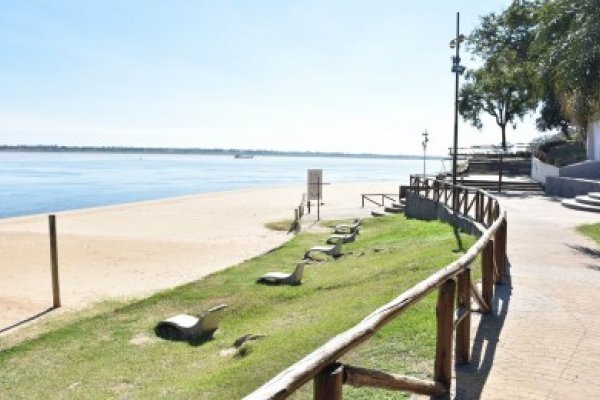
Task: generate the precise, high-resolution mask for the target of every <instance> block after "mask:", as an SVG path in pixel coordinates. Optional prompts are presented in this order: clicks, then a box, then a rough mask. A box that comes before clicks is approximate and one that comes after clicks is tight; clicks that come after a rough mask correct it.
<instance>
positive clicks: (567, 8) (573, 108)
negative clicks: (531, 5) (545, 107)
mask: <svg viewBox="0 0 600 400" xmlns="http://www.w3.org/2000/svg"><path fill="white" fill-rule="evenodd" d="M532 49H533V54H534V55H535V56H536V58H537V61H538V63H539V71H540V75H541V76H542V77H543V81H544V82H545V83H546V84H547V85H548V87H549V88H550V90H551V91H552V93H554V96H555V98H556V103H557V107H558V108H559V109H560V113H561V114H564V115H565V116H566V117H567V118H569V119H570V120H572V121H573V122H574V123H575V124H577V125H578V126H579V127H580V128H581V130H582V132H583V133H584V135H583V137H584V136H585V130H586V128H587V126H588V124H589V123H590V122H591V121H593V120H594V119H596V118H597V117H598V116H599V115H600V7H599V5H598V0H555V1H548V2H545V4H544V5H543V6H542V7H541V8H540V10H539V29H538V30H537V32H536V35H535V41H534V42H533V46H532Z"/></svg>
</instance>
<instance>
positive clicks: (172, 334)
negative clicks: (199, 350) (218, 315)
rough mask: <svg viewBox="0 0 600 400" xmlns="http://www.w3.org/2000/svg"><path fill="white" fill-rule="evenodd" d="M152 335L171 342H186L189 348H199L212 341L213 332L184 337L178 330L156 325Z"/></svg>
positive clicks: (172, 327)
mask: <svg viewBox="0 0 600 400" xmlns="http://www.w3.org/2000/svg"><path fill="white" fill-rule="evenodd" d="M154 333H155V334H156V336H158V337H159V338H161V339H163V340H168V341H171V342H187V343H188V344H189V345H190V346H194V347H196V346H201V345H203V344H204V343H206V342H208V341H211V340H213V339H214V337H213V332H210V333H206V334H205V335H199V336H195V337H186V335H185V334H184V333H183V332H182V331H181V330H180V329H177V328H175V327H174V326H170V325H157V326H156V327H155V328H154Z"/></svg>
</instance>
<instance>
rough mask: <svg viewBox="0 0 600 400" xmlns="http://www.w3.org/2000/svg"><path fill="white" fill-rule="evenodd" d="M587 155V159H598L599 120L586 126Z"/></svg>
mask: <svg viewBox="0 0 600 400" xmlns="http://www.w3.org/2000/svg"><path fill="white" fill-rule="evenodd" d="M587 157H588V160H595V161H600V120H598V121H596V122H592V123H591V124H590V125H589V126H588V132H587Z"/></svg>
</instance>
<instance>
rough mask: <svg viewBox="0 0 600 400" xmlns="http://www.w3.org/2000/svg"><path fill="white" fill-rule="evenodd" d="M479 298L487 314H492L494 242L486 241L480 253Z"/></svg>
mask: <svg viewBox="0 0 600 400" xmlns="http://www.w3.org/2000/svg"><path fill="white" fill-rule="evenodd" d="M481 270H482V271H481V272H482V277H481V297H483V301H485V304H487V306H488V313H490V312H492V300H493V298H494V242H493V241H492V240H490V241H488V242H487V244H486V245H485V247H484V249H483V251H482V252H481Z"/></svg>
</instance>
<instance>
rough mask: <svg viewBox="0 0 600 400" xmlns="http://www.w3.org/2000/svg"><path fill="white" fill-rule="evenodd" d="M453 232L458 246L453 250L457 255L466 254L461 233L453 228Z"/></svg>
mask: <svg viewBox="0 0 600 400" xmlns="http://www.w3.org/2000/svg"><path fill="white" fill-rule="evenodd" d="M452 231H453V232H454V237H455V238H456V246H457V248H456V249H454V250H452V251H453V252H455V253H464V252H465V246H464V245H463V242H462V239H461V237H460V231H459V229H458V228H457V227H453V228H452Z"/></svg>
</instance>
